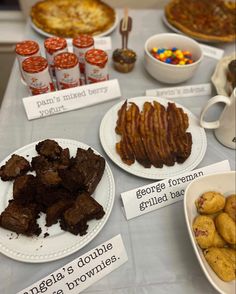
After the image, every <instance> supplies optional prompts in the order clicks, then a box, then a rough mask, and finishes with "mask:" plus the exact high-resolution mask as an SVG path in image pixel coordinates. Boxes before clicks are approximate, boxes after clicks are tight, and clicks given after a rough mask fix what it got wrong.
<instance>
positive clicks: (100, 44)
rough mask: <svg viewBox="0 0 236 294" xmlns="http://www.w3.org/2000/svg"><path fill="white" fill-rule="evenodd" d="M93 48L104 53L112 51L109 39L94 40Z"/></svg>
mask: <svg viewBox="0 0 236 294" xmlns="http://www.w3.org/2000/svg"><path fill="white" fill-rule="evenodd" d="M94 47H95V48H97V49H102V50H105V51H108V50H111V49H112V44H111V37H100V38H96V37H95V38H94Z"/></svg>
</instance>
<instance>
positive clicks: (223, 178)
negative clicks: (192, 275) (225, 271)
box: [184, 171, 236, 294]
mask: <svg viewBox="0 0 236 294" xmlns="http://www.w3.org/2000/svg"><path fill="white" fill-rule="evenodd" d="M235 190H236V172H235V171H231V172H224V173H216V174H212V175H207V176H203V177H201V178H198V179H196V180H194V181H192V182H191V184H189V185H188V187H187V188H186V190H185V193H184V213H185V220H186V223H187V228H188V232H189V236H190V239H191V242H192V245H193V248H194V251H195V254H196V256H197V258H198V261H199V263H200V266H201V268H202V270H203V272H204V273H205V275H206V277H207V278H208V280H209V282H210V283H211V284H212V286H213V287H214V288H215V289H216V290H217V291H218V292H219V293H222V294H235V287H236V283H235V281H232V282H224V281H222V280H221V279H220V278H219V277H218V276H217V275H216V274H215V272H214V271H213V270H212V269H211V267H210V266H209V264H208V263H207V261H206V259H205V257H204V255H203V252H202V249H201V248H200V247H199V246H198V245H197V243H196V240H195V236H194V232H193V230H192V224H193V220H194V218H195V217H196V216H197V215H198V212H197V209H196V206H195V200H196V199H197V198H198V197H199V196H201V195H202V194H203V193H204V192H207V191H218V192H220V193H222V194H223V195H225V196H228V195H230V194H235Z"/></svg>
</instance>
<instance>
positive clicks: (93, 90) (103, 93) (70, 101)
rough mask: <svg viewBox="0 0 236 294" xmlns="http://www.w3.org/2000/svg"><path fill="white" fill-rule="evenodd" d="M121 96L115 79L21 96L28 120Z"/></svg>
mask: <svg viewBox="0 0 236 294" xmlns="http://www.w3.org/2000/svg"><path fill="white" fill-rule="evenodd" d="M120 96H121V92H120V86H119V82H118V80H117V79H114V80H109V81H105V82H99V83H94V84H90V85H85V86H79V87H74V88H69V89H65V90H60V91H55V92H50V93H45V94H41V95H36V96H30V97H25V98H23V104H24V107H25V111H26V114H27V118H28V119H29V120H31V119H36V118H40V117H45V116H50V115H54V114H58V113H62V112H66V111H70V110H74V109H79V108H83V107H87V106H90V105H94V104H99V103H102V102H105V101H108V100H112V99H115V98H119V97H120Z"/></svg>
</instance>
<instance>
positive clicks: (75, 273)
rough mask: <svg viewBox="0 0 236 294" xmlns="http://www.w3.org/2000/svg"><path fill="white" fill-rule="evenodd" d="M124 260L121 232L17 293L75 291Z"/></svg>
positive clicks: (113, 268)
mask: <svg viewBox="0 0 236 294" xmlns="http://www.w3.org/2000/svg"><path fill="white" fill-rule="evenodd" d="M127 260H128V257H127V253H126V250H125V247H124V244H123V241H122V238H121V235H117V236H115V237H114V238H112V239H110V240H109V241H107V242H105V243H103V244H101V245H100V246H98V247H96V248H94V249H92V250H90V251H89V252H87V253H85V254H84V255H82V256H81V257H79V258H77V259H75V260H73V261H72V262H70V263H68V264H66V265H64V266H63V267H61V268H60V269H58V270H57V271H55V272H53V273H51V274H50V275H48V276H47V277H45V278H43V279H41V280H40V281H38V282H36V283H34V284H33V285H31V286H29V287H27V288H25V289H24V290H22V291H20V292H18V294H33V293H44V294H68V293H70V294H78V293H80V292H81V291H83V290H85V289H86V288H88V287H89V286H91V285H92V284H94V283H95V282H97V281H99V280H100V279H101V278H103V277H105V276H106V275H108V274H109V273H110V272H112V271H114V270H115V269H117V268H118V267H120V266H121V265H122V264H124V263H125V262H126V261H127Z"/></svg>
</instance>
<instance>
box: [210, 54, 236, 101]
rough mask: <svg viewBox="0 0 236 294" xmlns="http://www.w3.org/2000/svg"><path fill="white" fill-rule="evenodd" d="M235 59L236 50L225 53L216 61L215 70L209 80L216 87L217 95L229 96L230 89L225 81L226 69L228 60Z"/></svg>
mask: <svg viewBox="0 0 236 294" xmlns="http://www.w3.org/2000/svg"><path fill="white" fill-rule="evenodd" d="M234 59H236V52H234V53H232V54H230V55H227V56H225V57H223V58H221V60H220V61H219V62H218V63H217V65H216V68H215V71H214V73H213V75H212V77H211V81H212V83H213V85H214V86H215V88H216V92H217V94H218V95H223V96H227V97H228V96H230V95H231V94H230V89H229V85H228V83H227V76H226V75H227V70H228V64H229V63H230V61H232V60H234Z"/></svg>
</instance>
